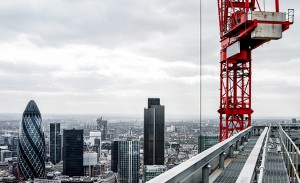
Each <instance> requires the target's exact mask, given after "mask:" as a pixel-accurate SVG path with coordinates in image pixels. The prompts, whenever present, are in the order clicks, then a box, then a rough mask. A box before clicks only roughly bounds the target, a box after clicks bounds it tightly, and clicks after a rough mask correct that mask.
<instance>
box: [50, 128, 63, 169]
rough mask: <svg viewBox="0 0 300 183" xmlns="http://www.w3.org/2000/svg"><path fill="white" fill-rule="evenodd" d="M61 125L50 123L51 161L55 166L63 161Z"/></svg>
mask: <svg viewBox="0 0 300 183" xmlns="http://www.w3.org/2000/svg"><path fill="white" fill-rule="evenodd" d="M61 147H62V145H61V133H60V123H50V161H51V162H52V163H53V164H56V163H59V162H60V161H61V153H62V152H61Z"/></svg>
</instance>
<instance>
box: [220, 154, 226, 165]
mask: <svg viewBox="0 0 300 183" xmlns="http://www.w3.org/2000/svg"><path fill="white" fill-rule="evenodd" d="M225 156H226V153H225V152H223V153H221V154H220V155H219V168H224V161H225Z"/></svg>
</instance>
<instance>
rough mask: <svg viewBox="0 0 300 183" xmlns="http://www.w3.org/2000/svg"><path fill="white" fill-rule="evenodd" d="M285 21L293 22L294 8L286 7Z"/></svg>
mask: <svg viewBox="0 0 300 183" xmlns="http://www.w3.org/2000/svg"><path fill="white" fill-rule="evenodd" d="M287 21H288V22H291V23H294V9H288V12H287Z"/></svg>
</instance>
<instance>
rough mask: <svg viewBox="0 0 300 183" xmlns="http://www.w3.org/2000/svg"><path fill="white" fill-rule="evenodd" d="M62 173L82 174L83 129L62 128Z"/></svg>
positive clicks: (70, 174) (69, 174)
mask: <svg viewBox="0 0 300 183" xmlns="http://www.w3.org/2000/svg"><path fill="white" fill-rule="evenodd" d="M63 164H64V166H63V174H64V175H68V176H71V177H73V176H83V130H75V129H72V130H65V129H64V130H63Z"/></svg>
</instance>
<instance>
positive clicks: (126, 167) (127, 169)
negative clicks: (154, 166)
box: [114, 140, 140, 183]
mask: <svg viewBox="0 0 300 183" xmlns="http://www.w3.org/2000/svg"><path fill="white" fill-rule="evenodd" d="M114 142H116V141H114ZM117 143H118V174H119V181H120V183H128V182H131V183H138V182H139V169H140V144H139V141H138V140H132V141H128V140H120V141H118V142H117Z"/></svg>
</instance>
